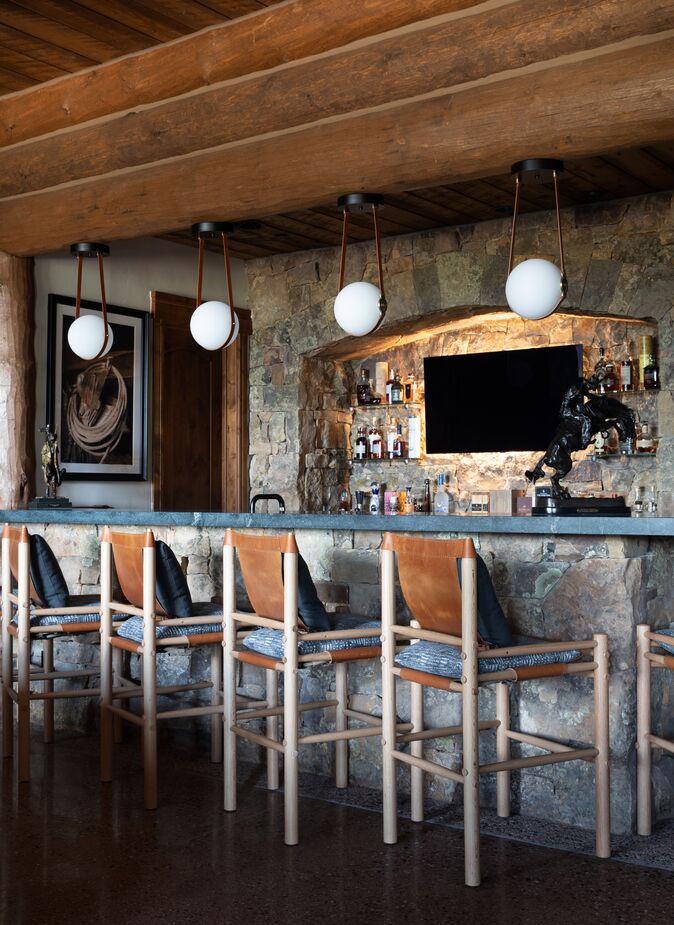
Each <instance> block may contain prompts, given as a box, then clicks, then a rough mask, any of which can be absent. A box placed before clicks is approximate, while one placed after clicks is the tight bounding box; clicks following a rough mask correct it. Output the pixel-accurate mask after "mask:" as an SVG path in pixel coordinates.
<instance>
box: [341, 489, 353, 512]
mask: <svg viewBox="0 0 674 925" xmlns="http://www.w3.org/2000/svg"><path fill="white" fill-rule="evenodd" d="M350 510H351V497H350V496H349V489H348V488H342V490H341V491H340V493H339V513H340V514H348V513H349V511H350Z"/></svg>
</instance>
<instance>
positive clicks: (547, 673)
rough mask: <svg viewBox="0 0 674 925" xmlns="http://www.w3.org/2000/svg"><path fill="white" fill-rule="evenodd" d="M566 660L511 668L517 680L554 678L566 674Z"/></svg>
mask: <svg viewBox="0 0 674 925" xmlns="http://www.w3.org/2000/svg"><path fill="white" fill-rule="evenodd" d="M567 664H568V663H567V662H556V663H555V664H553V665H529V667H528V668H515V669H513V670H514V672H515V674H516V675H517V680H518V681H528V680H531V679H532V678H556V677H557V676H558V675H560V674H566V667H567Z"/></svg>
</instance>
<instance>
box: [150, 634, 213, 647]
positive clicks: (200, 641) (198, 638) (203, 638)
mask: <svg viewBox="0 0 674 925" xmlns="http://www.w3.org/2000/svg"><path fill="white" fill-rule="evenodd" d="M222 636H223V634H222V631H221V632H219V633H192V634H191V635H188V636H187V645H188V646H190V647H192V646H208V645H213V644H214V643H216V642H222ZM157 642H158V643H160V644H161V643H162V642H167V640H165V639H158V640H157Z"/></svg>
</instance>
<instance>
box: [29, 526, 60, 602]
mask: <svg viewBox="0 0 674 925" xmlns="http://www.w3.org/2000/svg"><path fill="white" fill-rule="evenodd" d="M30 578H31V581H32V582H33V587H34V588H35V591H36V592H37V595H38V597H39V598H40V600H41V601H42V603H43V604H44V605H45V607H67V606H68V585H67V584H66V580H65V578H64V577H63V572H62V571H61V566H60V565H59V563H58V559H57V558H56V556H55V555H54V553H53V552H52V550H51V547H50V545H49V543H48V542H47V541H46V540H45V538H44V537H43V536H39V534H34V535H31V538H30Z"/></svg>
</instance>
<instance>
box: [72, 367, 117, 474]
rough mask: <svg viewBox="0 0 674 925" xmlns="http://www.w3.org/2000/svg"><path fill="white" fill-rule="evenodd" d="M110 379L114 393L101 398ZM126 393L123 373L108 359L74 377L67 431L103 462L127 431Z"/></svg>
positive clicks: (83, 448) (82, 448)
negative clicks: (113, 386)
mask: <svg viewBox="0 0 674 925" xmlns="http://www.w3.org/2000/svg"><path fill="white" fill-rule="evenodd" d="M109 378H112V379H113V380H114V384H115V386H116V395H113V396H112V397H109V398H107V399H106V401H105V402H104V401H103V397H102V396H103V389H104V387H105V386H106V384H107V382H108V379H109ZM127 405H128V394H127V388H126V384H125V382H124V378H123V377H122V374H121V373H120V372H119V370H118V369H117V367H116V366H113V365H112V363H111V362H110V360H101V361H100V362H98V363H94V364H93V365H92V366H89V367H87V369H85V370H84V372H81V373H80V374H79V375H78V377H77V382H76V383H75V385H74V386H73V389H72V392H71V393H70V397H69V399H68V407H67V411H66V416H67V421H68V430H69V431H70V436H71V437H72V439H73V441H74V442H75V443H76V444H77V446H78V447H79V448H80V449H81V450H83V451H84V452H85V453H88V454H89V455H90V456H93V457H94V459H97V460H98V461H99V462H101V463H104V462H105V461H106V460H107V458H108V456H109V455H110V453H112V452H113V450H114V449H115V448H116V447H117V445H118V444H119V441H120V440H121V439H122V437H123V436H124V433H125V431H126V409H127Z"/></svg>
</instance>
